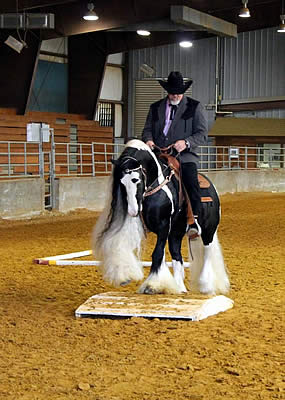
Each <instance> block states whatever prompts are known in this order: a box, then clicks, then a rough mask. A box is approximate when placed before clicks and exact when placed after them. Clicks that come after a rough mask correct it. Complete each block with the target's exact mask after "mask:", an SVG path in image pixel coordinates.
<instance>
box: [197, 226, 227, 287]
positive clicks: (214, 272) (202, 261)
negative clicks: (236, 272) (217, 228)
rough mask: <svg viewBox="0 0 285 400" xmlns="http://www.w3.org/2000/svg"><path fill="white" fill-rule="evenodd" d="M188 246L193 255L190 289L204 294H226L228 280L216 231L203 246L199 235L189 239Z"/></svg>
mask: <svg viewBox="0 0 285 400" xmlns="http://www.w3.org/2000/svg"><path fill="white" fill-rule="evenodd" d="M190 246H191V253H192V255H193V261H192V262H190V287H191V289H192V290H194V291H200V292H201V293H205V294H218V293H222V294H226V293H227V292H228V291H229V289H230V282H229V278H228V274H227V270H226V267H225V264H224V257H223V253H222V249H221V246H220V243H219V239H218V235H217V232H216V233H215V234H214V237H213V241H212V243H210V244H209V245H207V246H204V245H203V242H202V239H201V238H200V237H199V238H198V239H196V240H193V241H191V244H190ZM190 260H191V258H190Z"/></svg>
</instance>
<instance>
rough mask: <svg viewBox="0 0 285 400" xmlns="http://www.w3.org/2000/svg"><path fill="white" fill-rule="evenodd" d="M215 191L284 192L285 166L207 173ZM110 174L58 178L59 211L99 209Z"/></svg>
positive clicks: (102, 202) (222, 192)
mask: <svg viewBox="0 0 285 400" xmlns="http://www.w3.org/2000/svg"><path fill="white" fill-rule="evenodd" d="M206 175H207V176H208V177H209V178H210V179H211V180H212V182H213V183H214V185H215V186H216V189H217V191H218V193H219V194H220V195H221V194H225V193H234V192H271V191H276V192H285V170H276V171H274V170H270V171H224V172H222V171H220V172H208V173H207V174H206ZM108 181H109V177H94V178H61V179H59V181H58V189H57V192H58V196H57V205H56V208H57V209H58V210H59V211H61V212H66V211H70V210H73V209H75V208H88V209H93V210H96V211H101V210H102V209H103V208H104V204H105V198H106V194H107V191H108Z"/></svg>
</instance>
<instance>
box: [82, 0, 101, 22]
mask: <svg viewBox="0 0 285 400" xmlns="http://www.w3.org/2000/svg"><path fill="white" fill-rule="evenodd" d="M87 9H88V11H87V12H86V13H85V14H84V15H83V19H85V21H97V19H99V17H98V15H97V14H96V12H95V11H94V4H93V3H88V4H87Z"/></svg>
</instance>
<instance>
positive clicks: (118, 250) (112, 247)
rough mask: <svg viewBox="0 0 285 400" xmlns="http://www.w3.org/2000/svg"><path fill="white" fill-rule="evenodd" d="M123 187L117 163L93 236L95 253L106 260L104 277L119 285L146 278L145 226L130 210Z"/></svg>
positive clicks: (103, 262) (103, 265)
mask: <svg viewBox="0 0 285 400" xmlns="http://www.w3.org/2000/svg"><path fill="white" fill-rule="evenodd" d="M122 189H123V188H122V187H121V185H120V181H119V180H118V179H116V167H115V168H114V172H113V174H112V176H111V179H110V181H109V189H108V194H107V200H106V205H105V208H104V210H103V212H102V214H101V215H100V216H99V218H98V221H97V223H96V225H95V228H94V231H93V238H92V248H93V254H94V255H95V256H96V258H99V259H100V260H102V266H101V271H102V274H103V278H104V279H105V280H106V281H108V282H110V283H111V284H113V285H115V286H118V285H120V284H122V283H124V282H127V281H130V280H140V279H142V278H143V271H142V264H141V262H140V261H139V260H138V259H139V258H140V248H141V240H142V238H143V236H144V229H143V226H142V223H141V220H140V218H139V217H130V216H129V215H128V214H127V200H126V194H125V193H124V192H123V190H122ZM134 252H136V254H137V256H136V255H135V253H134Z"/></svg>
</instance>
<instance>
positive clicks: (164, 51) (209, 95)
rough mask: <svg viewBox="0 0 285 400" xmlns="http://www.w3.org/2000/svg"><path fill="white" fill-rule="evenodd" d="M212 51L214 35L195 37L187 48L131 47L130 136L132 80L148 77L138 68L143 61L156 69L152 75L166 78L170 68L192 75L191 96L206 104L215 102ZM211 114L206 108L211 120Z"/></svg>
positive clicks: (130, 127) (213, 55)
mask: <svg viewBox="0 0 285 400" xmlns="http://www.w3.org/2000/svg"><path fill="white" fill-rule="evenodd" d="M215 55H216V38H210V39H202V40H197V41H195V42H194V45H193V47H192V48H190V49H182V48H181V47H179V45H178V44H177V45H167V46H159V47H154V48H150V49H142V50H135V51H131V52H130V53H129V110H128V115H129V124H128V125H129V133H128V134H129V136H132V135H133V134H132V131H133V127H134V121H133V118H134V103H135V99H134V94H135V80H141V79H144V78H149V77H147V76H146V75H145V74H144V72H142V71H140V66H141V65H142V64H147V65H149V66H151V67H153V68H154V69H155V72H154V74H153V76H152V78H167V76H168V74H169V73H170V72H171V71H180V72H181V73H182V75H183V77H185V78H191V79H193V85H192V90H193V98H195V99H197V100H199V101H201V103H202V104H203V105H204V106H207V105H208V104H214V101H215V57H216V56H215ZM205 66H206V68H205ZM213 118H214V114H213V111H208V119H209V121H210V124H211V123H212V122H213Z"/></svg>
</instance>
